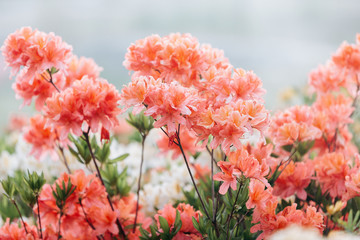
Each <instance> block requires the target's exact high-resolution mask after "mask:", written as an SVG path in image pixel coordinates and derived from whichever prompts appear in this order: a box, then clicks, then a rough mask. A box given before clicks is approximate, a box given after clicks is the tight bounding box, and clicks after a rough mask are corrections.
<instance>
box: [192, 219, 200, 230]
mask: <svg viewBox="0 0 360 240" xmlns="http://www.w3.org/2000/svg"><path fill="white" fill-rule="evenodd" d="M192 223H193V225H194V228H195V229H196V230H198V231H199V232H200V225H199V223H198V221H196V218H194V217H192Z"/></svg>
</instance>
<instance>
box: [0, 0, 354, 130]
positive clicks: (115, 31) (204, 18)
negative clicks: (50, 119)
mask: <svg viewBox="0 0 360 240" xmlns="http://www.w3.org/2000/svg"><path fill="white" fill-rule="evenodd" d="M22 26H31V27H33V28H37V29H39V30H41V31H44V32H54V33H55V34H57V35H59V36H61V37H62V38H63V40H64V41H66V42H67V43H69V44H70V45H72V46H73V49H74V53H75V54H77V55H78V56H86V57H91V58H93V59H94V60H95V61H96V62H97V64H98V65H100V66H102V67H103V68H104V71H103V72H102V77H104V78H106V79H108V80H109V81H110V82H111V83H113V84H115V85H116V86H117V87H118V89H119V90H120V88H121V86H122V85H123V84H126V83H127V82H129V81H130V77H129V74H128V71H127V70H126V69H125V68H124V67H123V65H122V62H123V60H124V55H125V53H126V49H127V47H128V46H129V45H130V44H131V43H133V42H135V41H136V40H137V39H140V38H144V37H146V36H148V35H150V34H159V35H161V36H164V35H167V34H169V33H172V32H181V33H191V34H192V35H193V36H195V37H197V38H198V40H199V42H200V43H209V44H211V45H212V46H213V47H216V48H220V49H223V50H224V52H225V56H227V57H228V58H229V60H230V62H231V63H232V64H233V65H234V66H235V67H241V68H244V69H247V70H253V71H254V72H255V73H256V74H257V75H258V76H259V77H260V78H261V79H262V81H263V84H264V88H265V89H266V90H267V94H266V96H265V100H266V105H267V107H268V108H269V109H272V110H273V109H276V108H278V107H279V106H281V101H280V97H279V96H283V97H284V94H280V93H283V92H284V90H285V92H287V93H289V90H286V89H288V88H289V87H294V86H295V87H301V86H304V85H305V84H306V83H307V76H308V73H309V72H310V71H311V70H312V69H314V68H316V67H317V65H318V64H322V63H325V61H326V59H328V58H329V57H330V55H331V54H332V53H333V52H334V51H335V50H336V49H337V48H338V46H339V45H340V44H341V42H342V41H344V40H346V41H348V42H355V36H356V33H358V32H360V1H359V0H343V1H339V0H321V1H320V0H318V1H314V0H301V1H300V0H299V1H289V0H272V1H269V0H249V1H240V0H223V1H210V0H196V1H195V0H182V1H170V0H153V1H150V0H142V1H140V0H132V1H122V0H121V1H120V0H106V1H101V0H93V1H91V0H63V1H55V0H48V1H36V0H0V45H2V44H3V42H4V40H5V39H6V37H7V35H8V34H10V33H12V32H14V31H15V30H16V29H19V28H21V27H22ZM3 61H4V59H3V57H2V56H0V114H1V118H0V126H1V125H4V124H5V123H6V121H7V119H8V116H9V114H10V113H11V112H19V111H20V110H19V106H20V105H21V104H22V100H16V99H15V93H14V92H13V90H12V88H11V85H12V83H13V81H14V80H9V70H8V69H7V70H4V67H5V65H4V62H3ZM290 92H291V91H290ZM285 95H286V94H285ZM285 97H286V96H285ZM31 109H32V108H31V107H24V108H23V109H22V110H21V111H22V112H28V113H29V112H31Z"/></svg>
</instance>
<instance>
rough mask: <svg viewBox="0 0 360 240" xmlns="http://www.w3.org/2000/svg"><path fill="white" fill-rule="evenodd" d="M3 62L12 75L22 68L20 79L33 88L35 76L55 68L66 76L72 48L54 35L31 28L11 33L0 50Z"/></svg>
mask: <svg viewBox="0 0 360 240" xmlns="http://www.w3.org/2000/svg"><path fill="white" fill-rule="evenodd" d="M1 50H2V52H3V55H4V56H5V61H6V63H7V65H8V66H10V67H12V68H13V69H12V75H15V74H16V73H18V72H19V70H20V67H24V75H23V77H24V78H26V79H28V80H29V83H30V84H32V81H33V79H34V77H35V76H36V75H37V74H42V73H43V72H44V71H46V70H47V69H51V68H53V67H54V68H56V69H58V70H62V71H64V73H66V66H67V63H68V62H69V61H70V58H71V56H72V47H71V46H70V45H68V44H67V43H65V42H63V41H62V39H61V38H60V37H59V36H56V35H55V34H54V33H49V34H46V33H44V32H40V31H38V30H32V29H31V28H30V27H26V28H22V29H20V30H19V31H16V32H15V33H12V34H10V35H9V36H8V38H7V40H5V43H4V45H3V46H2V48H1Z"/></svg>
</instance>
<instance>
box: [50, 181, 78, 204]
mask: <svg viewBox="0 0 360 240" xmlns="http://www.w3.org/2000/svg"><path fill="white" fill-rule="evenodd" d="M75 189H76V186H74V185H72V183H71V179H70V178H69V179H68V183H67V185H65V181H64V180H63V181H62V184H61V187H60V185H59V184H57V183H55V189H52V194H53V196H54V198H55V201H56V206H57V207H58V208H59V209H60V211H62V209H64V207H65V204H66V200H67V199H68V198H69V197H70V196H71V194H73V192H74V191H75Z"/></svg>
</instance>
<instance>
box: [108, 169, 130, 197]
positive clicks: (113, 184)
mask: <svg viewBox="0 0 360 240" xmlns="http://www.w3.org/2000/svg"><path fill="white" fill-rule="evenodd" d="M101 175H102V176H103V179H104V182H105V186H106V190H107V192H108V193H109V195H110V196H115V195H120V196H126V195H128V194H129V192H130V190H131V186H130V185H129V184H128V182H127V179H128V175H127V167H126V168H125V169H124V170H123V171H122V172H121V173H119V172H118V169H117V166H116V164H106V165H105V167H104V169H102V170H101Z"/></svg>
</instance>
